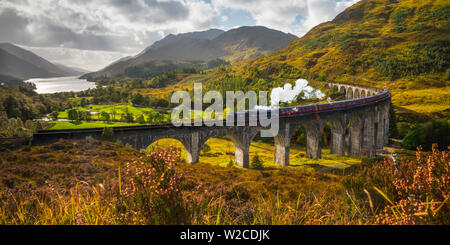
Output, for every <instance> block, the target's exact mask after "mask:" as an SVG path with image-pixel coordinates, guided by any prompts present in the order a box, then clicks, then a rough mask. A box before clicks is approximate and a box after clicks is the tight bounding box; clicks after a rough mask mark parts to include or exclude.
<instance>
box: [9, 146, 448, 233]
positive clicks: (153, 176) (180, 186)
mask: <svg viewBox="0 0 450 245" xmlns="http://www.w3.org/2000/svg"><path fill="white" fill-rule="evenodd" d="M64 147H69V148H70V149H60V148H64ZM84 147H85V148H86V149H84ZM95 148H98V149H106V150H103V151H102V150H98V149H97V150H93V151H95V152H96V153H97V155H100V156H101V155H102V154H103V156H104V158H103V160H102V161H100V159H96V160H95V161H94V160H92V159H91V158H89V157H88V156H86V154H87V155H90V154H91V152H90V151H89V149H90V150H92V149H95ZM123 148H125V147H121V146H119V145H115V144H114V143H105V142H96V141H93V142H85V144H76V142H75V143H73V144H61V143H56V144H54V145H51V146H49V149H51V150H52V151H54V153H53V156H47V158H50V159H47V164H54V166H51V168H52V169H55V168H62V170H61V172H58V170H54V171H56V172H54V173H48V175H51V176H47V177H51V178H49V179H51V180H49V181H47V182H44V183H38V182H35V179H40V178H36V177H35V176H28V177H24V176H27V174H29V173H30V171H29V170H28V169H27V168H24V167H23V166H28V165H33V161H38V160H39V159H28V161H27V163H28V165H25V164H24V165H16V166H15V167H14V168H7V167H6V166H5V165H7V164H9V162H2V164H1V165H0V166H1V169H2V175H3V176H2V179H1V181H2V187H1V188H2V189H1V194H0V223H1V224H449V223H450V210H449V204H448V202H449V196H450V194H449V181H450V173H449V155H448V151H439V150H438V148H437V146H434V147H433V150H432V152H429V153H426V152H422V151H420V149H419V151H417V154H416V158H415V159H414V160H402V161H399V162H398V163H397V164H394V163H393V162H392V161H391V160H390V159H378V160H372V161H363V163H362V164H360V165H358V166H352V167H350V168H347V169H345V170H336V171H333V172H328V173H318V172H311V171H306V170H301V169H296V168H293V167H286V168H281V169H267V168H266V169H262V170H246V169H241V168H237V167H218V166H212V165H210V164H205V163H200V164H195V165H190V164H186V163H183V162H182V161H180V150H179V149H176V148H173V147H171V148H168V149H163V150H155V151H153V152H151V153H149V154H144V153H139V152H137V151H134V150H132V149H131V148H126V150H123V151H124V152H127V154H129V155H128V157H127V158H128V159H132V160H128V161H121V160H120V159H118V156H110V154H112V155H114V153H112V152H117V151H120V149H123ZM58 149H59V150H61V152H67V151H69V152H72V154H75V153H77V154H81V153H79V152H78V150H80V152H83V154H85V155H77V157H76V158H77V159H78V161H80V162H81V167H80V168H81V169H82V170H81V171H80V170H78V168H76V169H75V168H63V166H60V165H58V164H56V163H52V160H53V159H57V160H56V162H58V161H60V160H64V157H61V156H59V151H58ZM25 150H29V151H31V152H33V151H41V152H44V151H45V148H42V147H41V148H37V149H34V148H32V149H25ZM119 153H120V152H119ZM61 154H62V153H61ZM35 155H36V154H35ZM21 156H22V154H20V152H17V154H9V157H10V158H11V159H10V160H11V161H15V162H16V163H17V164H19V163H20V161H21V160H23V159H21ZM85 157H86V158H85ZM109 161H110V162H111V163H114V164H109ZM114 161H116V162H114ZM68 164H70V163H68ZM77 164H80V163H77ZM41 167H42V168H44V167H45V166H41ZM47 167H48V166H47ZM61 174H63V175H64V174H66V178H61ZM5 175H7V177H4V176H5ZM44 175H45V173H44ZM8 176H9V177H8ZM18 176H20V178H19V177H18ZM58 176H59V178H58ZM67 176H72V177H71V178H70V181H66V179H69V178H67ZM24 179H26V180H24ZM53 180H56V181H53ZM5 183H8V186H7V185H5Z"/></svg>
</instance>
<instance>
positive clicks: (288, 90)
mask: <svg viewBox="0 0 450 245" xmlns="http://www.w3.org/2000/svg"><path fill="white" fill-rule="evenodd" d="M301 92H303V96H302V99H311V98H319V99H323V98H324V97H325V94H324V93H323V92H322V91H320V89H314V88H313V87H311V86H309V85H308V81H306V80H305V79H298V80H297V81H295V86H294V87H292V85H291V84H290V83H286V84H285V85H284V86H283V87H277V88H274V89H272V92H271V93H270V106H268V107H267V106H256V107H255V109H273V108H277V107H278V106H279V104H280V102H285V103H290V102H292V101H293V100H295V99H296V98H297V96H298V95H299V94H300V93H301Z"/></svg>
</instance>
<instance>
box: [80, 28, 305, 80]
mask: <svg viewBox="0 0 450 245" xmlns="http://www.w3.org/2000/svg"><path fill="white" fill-rule="evenodd" d="M295 39H297V37H296V36H295V35H292V34H286V33H283V32H281V31H277V30H272V29H269V28H267V27H263V26H244V27H239V28H236V29H232V30H229V31H222V30H218V29H211V30H207V31H201V32H190V33H183V34H178V35H172V34H171V35H168V36H166V37H165V38H163V39H161V40H160V41H157V42H155V43H154V44H152V45H151V46H149V47H147V48H146V49H145V50H144V51H143V52H141V53H140V54H139V55H137V56H135V57H133V58H132V59H128V60H124V61H120V62H115V63H113V64H111V65H109V66H108V67H106V68H104V69H102V70H100V71H98V72H93V73H89V74H86V75H85V76H83V77H84V78H89V79H91V80H95V79H97V78H107V77H115V76H123V74H124V72H125V70H126V69H127V68H130V67H135V66H139V65H143V64H146V63H154V62H155V61H187V62H189V61H190V62H194V61H211V60H215V59H218V58H220V59H223V60H225V61H228V62H235V61H239V60H242V59H247V58H251V57H258V56H261V55H265V54H269V53H271V52H273V51H275V50H278V49H280V48H283V47H285V46H286V45H287V44H289V43H290V42H291V41H293V40H295Z"/></svg>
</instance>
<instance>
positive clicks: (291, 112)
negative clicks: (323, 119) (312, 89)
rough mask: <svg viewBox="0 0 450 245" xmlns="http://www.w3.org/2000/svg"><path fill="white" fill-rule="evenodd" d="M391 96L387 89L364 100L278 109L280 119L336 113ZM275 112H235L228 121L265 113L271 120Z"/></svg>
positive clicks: (247, 119) (263, 110)
mask: <svg viewBox="0 0 450 245" xmlns="http://www.w3.org/2000/svg"><path fill="white" fill-rule="evenodd" d="M389 96H390V93H389V90H387V89H385V90H383V91H382V92H381V93H378V94H375V95H372V96H368V97H364V98H356V99H351V100H345V101H337V102H331V103H325V104H313V105H306V106H291V107H283V108H279V109H277V110H278V111H279V116H280V117H290V116H295V115H298V114H308V113H317V112H322V111H334V110H341V109H348V108H354V107H359V106H362V105H366V104H371V103H375V102H378V101H382V100H384V99H386V98H388V97H389ZM272 112H273V110H267V109H259V110H255V109H252V110H246V111H241V112H235V113H234V114H231V115H228V116H227V120H232V119H233V117H234V121H235V122H237V121H238V119H241V120H242V119H245V121H249V120H250V121H252V120H256V121H257V119H258V118H259V115H260V114H262V113H264V114H266V115H267V116H266V117H267V118H268V119H270V118H271V117H272Z"/></svg>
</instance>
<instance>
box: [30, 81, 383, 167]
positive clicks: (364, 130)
mask: <svg viewBox="0 0 450 245" xmlns="http://www.w3.org/2000/svg"><path fill="white" fill-rule="evenodd" d="M328 86H330V87H336V88H337V89H338V91H340V92H341V93H342V94H345V95H346V98H347V100H345V101H339V102H333V103H327V104H317V105H309V106H302V107H300V109H301V108H305V109H307V108H314V109H313V110H309V111H308V110H305V113H300V114H293V115H283V113H282V110H280V118H279V125H280V129H279V132H278V134H277V135H276V136H275V137H274V143H275V152H274V154H275V158H274V159H275V163H276V164H279V165H282V166H286V165H289V150H290V143H291V136H292V135H293V134H294V132H295V130H296V129H297V128H298V127H300V126H302V127H303V128H304V129H305V131H306V136H307V142H306V153H307V156H308V157H309V158H320V157H321V149H322V148H321V147H322V139H323V136H322V133H323V128H324V126H325V125H326V124H327V123H328V122H329V123H330V129H331V138H330V142H329V146H330V151H331V153H332V154H340V155H345V154H346V153H347V155H349V156H363V155H365V156H368V157H371V156H374V155H375V154H376V151H377V150H379V149H382V148H383V146H384V145H385V144H387V143H388V131H389V106H390V101H391V96H390V93H389V91H388V90H382V89H378V88H372V87H365V86H359V85H350V84H340V83H328ZM300 111H301V110H300ZM113 129H114V137H115V138H116V139H118V140H120V141H121V142H122V143H123V144H127V143H128V144H130V145H132V146H134V147H135V148H137V149H145V148H146V147H147V146H149V145H150V144H152V143H153V142H155V141H157V140H160V139H163V138H172V139H177V140H179V141H180V142H181V143H182V144H183V145H184V148H185V150H186V152H187V156H188V162H190V163H196V162H198V161H199V156H200V150H201V148H202V146H203V144H204V143H205V142H206V141H207V140H208V139H209V138H211V137H213V136H215V135H218V134H222V135H227V136H228V137H229V138H230V139H231V140H232V141H233V143H234V146H235V163H236V164H237V165H239V166H241V167H244V168H248V167H249V148H250V143H251V142H252V140H253V138H254V137H255V136H256V135H257V134H258V133H259V132H260V131H261V130H262V129H263V127H261V126H248V125H246V126H213V127H207V126H181V127H175V126H173V125H171V124H165V125H157V126H147V125H146V126H133V127H115V128H113ZM101 134H102V129H72V130H41V131H39V132H38V133H36V134H34V135H33V140H32V144H33V145H44V144H50V143H53V142H56V141H58V140H59V139H85V138H86V137H87V136H91V137H93V138H94V139H101V138H102V137H101Z"/></svg>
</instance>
